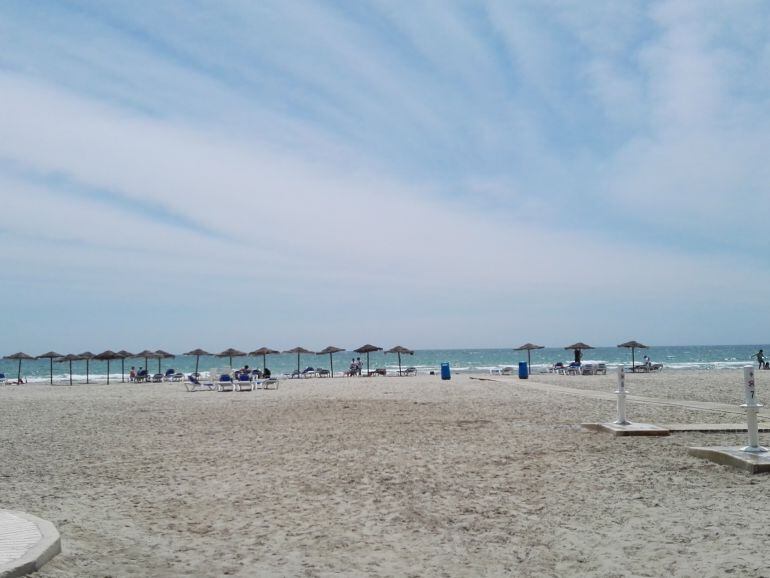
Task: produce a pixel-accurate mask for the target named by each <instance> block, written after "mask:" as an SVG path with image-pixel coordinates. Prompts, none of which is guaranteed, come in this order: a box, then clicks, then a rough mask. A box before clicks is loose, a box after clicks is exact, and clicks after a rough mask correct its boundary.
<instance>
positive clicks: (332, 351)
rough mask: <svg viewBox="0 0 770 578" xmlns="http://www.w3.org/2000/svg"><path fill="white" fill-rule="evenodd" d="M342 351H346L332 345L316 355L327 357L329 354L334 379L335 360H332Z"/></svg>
mask: <svg viewBox="0 0 770 578" xmlns="http://www.w3.org/2000/svg"><path fill="white" fill-rule="evenodd" d="M340 351H345V350H344V349H343V348H341V347H334V346H333V345H330V346H329V347H324V348H323V349H322V350H321V351H319V352H318V353H316V355H326V354H327V353H328V354H329V366H330V369H329V371H331V376H332V377H334V360H333V359H332V355H333V354H335V353H339V352H340Z"/></svg>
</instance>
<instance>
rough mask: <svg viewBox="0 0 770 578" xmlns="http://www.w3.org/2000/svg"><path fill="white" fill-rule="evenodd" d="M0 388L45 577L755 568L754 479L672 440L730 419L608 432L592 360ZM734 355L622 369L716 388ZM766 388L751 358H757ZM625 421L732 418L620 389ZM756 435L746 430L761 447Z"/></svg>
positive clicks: (730, 383)
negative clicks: (390, 373) (45, 532)
mask: <svg viewBox="0 0 770 578" xmlns="http://www.w3.org/2000/svg"><path fill="white" fill-rule="evenodd" d="M476 377H484V378H485V379H483V380H479V379H473V378H471V376H467V375H454V376H453V378H452V380H451V381H441V380H440V379H439V377H437V376H425V375H421V376H417V377H409V378H398V377H376V378H352V379H351V378H341V379H307V380H284V381H282V382H281V386H280V389H278V390H277V391H255V392H245V393H216V392H195V393H188V392H186V391H184V387H183V386H182V385H180V384H178V383H168V384H130V385H129V384H111V385H110V386H106V385H89V386H86V385H76V386H74V387H67V386H53V387H51V386H48V385H38V384H35V385H26V386H3V387H0V407H1V408H2V412H1V413H0V415H1V416H2V418H1V419H0V438H1V442H2V443H1V444H0V448H2V449H0V458H1V460H0V463H2V469H1V470H0V508H7V509H14V510H22V511H26V512H29V513H31V514H34V515H36V516H40V517H42V518H45V519H48V520H50V521H52V522H53V523H54V524H55V525H56V526H57V528H58V529H59V531H60V533H61V536H62V547H63V553H62V554H61V555H59V556H58V557H56V558H55V559H54V560H53V561H51V562H50V563H49V564H48V565H47V566H46V567H45V568H43V570H42V571H41V572H40V573H39V575H40V576H43V577H62V576H116V577H117V576H223V575H228V576H331V575H335V576H500V575H516V576H662V575H669V576H694V575H698V576H724V575H728V574H730V575H734V576H770V570H768V564H767V556H766V548H767V547H766V533H767V529H766V526H767V524H766V520H765V518H764V515H763V513H764V511H765V510H766V508H765V502H766V500H767V496H768V490H770V477H769V476H766V475H764V476H763V475H756V476H750V475H748V474H745V473H741V472H739V471H735V470H730V469H727V468H725V467H722V466H718V465H714V464H712V463H709V462H706V461H703V460H699V459H696V458H693V457H689V456H688V455H687V454H686V448H687V447H688V446H690V445H742V444H744V443H745V441H746V434H704V433H677V434H674V435H672V436H670V437H666V438H614V437H611V436H609V435H605V434H600V433H591V432H586V431H583V430H581V428H580V427H579V424H580V423H581V422H591V421H608V420H611V419H612V418H613V417H614V412H615V405H614V402H613V401H611V400H597V399H592V398H589V397H583V396H578V395H570V394H559V393H554V392H549V391H543V390H542V389H541V388H540V385H541V384H557V385H563V386H567V387H571V388H579V389H595V390H600V391H604V392H612V391H613V390H614V384H615V378H614V376H612V375H609V376H579V377H578V376H558V375H535V376H532V378H531V379H530V380H529V381H528V382H521V381H520V380H518V379H517V378H515V377H514V378H510V377H499V376H476ZM741 379H742V378H741V373H740V372H738V371H714V372H683V371H679V372H668V373H666V372H663V373H661V374H654V375H629V376H628V377H627V388H628V390H629V391H630V392H631V393H632V394H638V395H644V396H650V397H658V398H669V399H682V400H702V401H714V402H722V403H728V404H734V405H735V407H736V410H737V409H738V406H739V404H740V403H741V402H742V399H741V396H742V380H741ZM757 391H758V396H759V399H760V401H765V402H770V372H758V375H757ZM628 415H629V417H630V418H631V419H632V420H633V421H644V422H649V423H657V424H669V423H706V422H715V423H716V422H730V423H736V422H741V421H742V420H743V418H742V417H740V416H736V415H734V414H728V413H720V412H714V411H699V410H692V409H686V408H683V407H675V406H665V405H648V404H641V403H634V402H633V401H631V402H629V406H628ZM768 436H770V434H760V441H761V442H763V443H765V445H770V439H768Z"/></svg>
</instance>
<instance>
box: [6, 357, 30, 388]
mask: <svg viewBox="0 0 770 578" xmlns="http://www.w3.org/2000/svg"><path fill="white" fill-rule="evenodd" d="M3 359H18V360H19V375H18V377H17V378H16V381H21V360H22V359H35V358H34V357H32V356H31V355H27V354H26V353H24V352H22V351H19V352H18V353H14V354H13V355H6V356H5V357H4V358H3Z"/></svg>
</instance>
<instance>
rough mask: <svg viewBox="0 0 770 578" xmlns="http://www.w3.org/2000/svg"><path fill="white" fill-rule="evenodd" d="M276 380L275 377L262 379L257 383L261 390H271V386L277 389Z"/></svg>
mask: <svg viewBox="0 0 770 578" xmlns="http://www.w3.org/2000/svg"><path fill="white" fill-rule="evenodd" d="M278 383H279V381H278V378H277V377H268V378H267V379H263V380H262V381H260V382H258V385H259V386H260V387H261V388H262V389H271V387H270V386H271V385H274V386H275V389H278Z"/></svg>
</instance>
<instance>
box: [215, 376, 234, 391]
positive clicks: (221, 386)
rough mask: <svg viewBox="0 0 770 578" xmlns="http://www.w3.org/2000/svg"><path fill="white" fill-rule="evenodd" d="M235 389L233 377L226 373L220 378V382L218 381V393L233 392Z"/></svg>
mask: <svg viewBox="0 0 770 578" xmlns="http://www.w3.org/2000/svg"><path fill="white" fill-rule="evenodd" d="M234 388H235V384H234V383H233V378H232V377H230V376H229V375H228V374H226V373H223V374H222V375H220V376H219V380H218V381H217V391H233V389H234Z"/></svg>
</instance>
